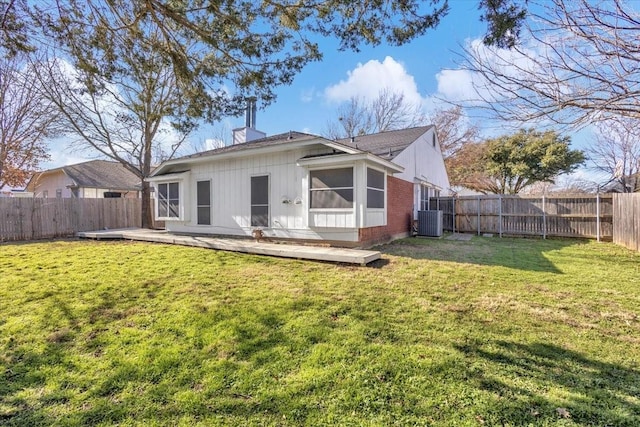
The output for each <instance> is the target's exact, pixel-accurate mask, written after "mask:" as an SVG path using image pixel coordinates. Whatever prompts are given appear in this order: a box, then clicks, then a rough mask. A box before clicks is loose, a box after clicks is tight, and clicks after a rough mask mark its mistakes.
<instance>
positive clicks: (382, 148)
mask: <svg viewBox="0 0 640 427" xmlns="http://www.w3.org/2000/svg"><path fill="white" fill-rule="evenodd" d="M432 127H433V125H429V126H419V127H414V128H409V129H401V130H391V131H386V132H380V133H373V134H370V135H360V136H356V137H354V138H353V139H354V140H353V142H352V141H351V138H344V139H339V140H338V142H340V143H341V144H344V145H347V146H350V147H354V148H357V149H358V150H362V151H367V152H369V153H371V154H375V155H376V156H379V157H382V158H383V159H385V160H393V159H394V158H395V157H396V156H397V155H398V154H400V153H401V152H402V151H403V150H404V149H405V148H407V147H408V146H409V145H411V143H413V142H414V141H415V140H416V139H418V138H419V137H420V136H421V135H423V134H424V133H425V132H426V131H428V130H429V129H431V128H432Z"/></svg>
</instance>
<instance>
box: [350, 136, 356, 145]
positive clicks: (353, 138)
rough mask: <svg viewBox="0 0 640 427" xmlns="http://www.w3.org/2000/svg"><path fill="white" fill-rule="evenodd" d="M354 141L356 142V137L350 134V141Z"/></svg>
mask: <svg viewBox="0 0 640 427" xmlns="http://www.w3.org/2000/svg"><path fill="white" fill-rule="evenodd" d="M354 142H356V137H355V136H352V137H351V143H352V144H353V143H354Z"/></svg>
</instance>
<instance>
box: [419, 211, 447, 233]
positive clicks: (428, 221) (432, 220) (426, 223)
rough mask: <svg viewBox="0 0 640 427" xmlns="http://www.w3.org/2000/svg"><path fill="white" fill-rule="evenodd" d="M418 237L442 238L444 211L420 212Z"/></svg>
mask: <svg viewBox="0 0 640 427" xmlns="http://www.w3.org/2000/svg"><path fill="white" fill-rule="evenodd" d="M418 236H428V237H440V236H442V211H418Z"/></svg>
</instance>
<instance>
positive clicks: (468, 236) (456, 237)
mask: <svg viewBox="0 0 640 427" xmlns="http://www.w3.org/2000/svg"><path fill="white" fill-rule="evenodd" d="M472 237H473V234H461V233H453V234H452V235H450V236H447V237H445V239H447V240H462V241H464V242H468V241H469V240H471V238H472Z"/></svg>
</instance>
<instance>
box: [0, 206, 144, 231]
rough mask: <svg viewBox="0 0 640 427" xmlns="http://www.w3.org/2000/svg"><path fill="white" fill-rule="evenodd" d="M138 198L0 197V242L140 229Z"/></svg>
mask: <svg viewBox="0 0 640 427" xmlns="http://www.w3.org/2000/svg"><path fill="white" fill-rule="evenodd" d="M141 206H142V204H141V200H140V199H125V198H122V199H115V198H114V199H57V198H56V199H53V198H52V199H41V198H17V197H16V198H13V197H11V198H9V197H7V198H0V241H7V240H34V239H48V238H52V237H62V236H72V235H74V234H75V233H76V232H78V231H92V230H103V229H105V228H126V227H140V226H141Z"/></svg>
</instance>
